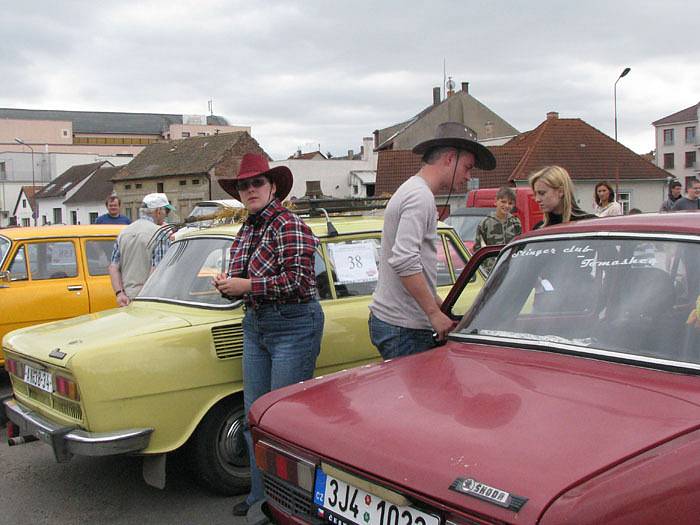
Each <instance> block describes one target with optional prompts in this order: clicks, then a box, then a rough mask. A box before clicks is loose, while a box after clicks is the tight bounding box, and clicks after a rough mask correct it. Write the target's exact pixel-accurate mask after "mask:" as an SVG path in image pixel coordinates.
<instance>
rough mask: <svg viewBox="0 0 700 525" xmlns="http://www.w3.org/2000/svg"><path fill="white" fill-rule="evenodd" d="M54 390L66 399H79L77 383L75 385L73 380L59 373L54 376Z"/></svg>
mask: <svg viewBox="0 0 700 525" xmlns="http://www.w3.org/2000/svg"><path fill="white" fill-rule="evenodd" d="M56 392H57V393H58V394H61V395H62V396H63V397H67V398H68V399H72V400H74V401H80V393H79V392H78V385H76V384H75V382H74V381H71V380H70V379H66V378H65V377H62V376H59V375H57V376H56Z"/></svg>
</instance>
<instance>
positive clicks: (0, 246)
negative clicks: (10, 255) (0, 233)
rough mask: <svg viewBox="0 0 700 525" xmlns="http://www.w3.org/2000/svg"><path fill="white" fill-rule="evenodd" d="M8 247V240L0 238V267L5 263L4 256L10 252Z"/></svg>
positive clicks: (9, 244)
mask: <svg viewBox="0 0 700 525" xmlns="http://www.w3.org/2000/svg"><path fill="white" fill-rule="evenodd" d="M10 246H11V243H10V241H9V240H8V239H5V237H0V266H2V263H3V262H4V261H5V256H6V255H7V252H9V251H10Z"/></svg>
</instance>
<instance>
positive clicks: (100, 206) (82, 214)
mask: <svg viewBox="0 0 700 525" xmlns="http://www.w3.org/2000/svg"><path fill="white" fill-rule="evenodd" d="M120 169H121V167H120V166H109V165H107V163H105V164H103V165H102V166H100V167H99V168H98V169H97V170H96V171H95V172H94V173H93V174H92V176H91V177H90V178H89V179H88V180H87V181H86V182H85V184H83V185H82V186H81V187H80V189H78V190H77V191H76V192H74V193H73V194H72V195H71V196H70V197H68V198H66V200H65V201H63V205H64V207H65V209H66V214H67V215H66V217H69V218H70V221H71V224H95V220H96V219H97V217H99V216H100V215H104V214H105V213H107V206H106V205H105V201H106V200H107V197H109V196H110V195H112V194H113V193H114V186H113V184H112V178H114V176H115V175H116V174H117V172H118V171H119V170H120ZM74 221H75V222H74Z"/></svg>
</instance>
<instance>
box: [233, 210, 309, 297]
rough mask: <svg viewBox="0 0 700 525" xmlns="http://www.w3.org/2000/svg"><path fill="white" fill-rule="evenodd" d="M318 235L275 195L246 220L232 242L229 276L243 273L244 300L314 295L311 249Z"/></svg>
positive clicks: (238, 275) (239, 275) (241, 275)
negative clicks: (248, 289)
mask: <svg viewBox="0 0 700 525" xmlns="http://www.w3.org/2000/svg"><path fill="white" fill-rule="evenodd" d="M317 246H318V239H317V238H316V237H315V236H314V234H313V233H311V229H310V228H309V227H308V225H307V224H306V223H304V222H303V221H302V220H301V219H300V218H299V217H298V216H296V215H295V214H294V213H292V212H291V211H289V210H288V209H287V208H285V207H283V206H282V205H281V204H280V202H279V201H278V200H277V199H275V200H273V201H272V202H271V203H270V205H269V206H267V208H265V209H264V210H263V211H262V212H260V213H258V214H255V215H251V216H250V217H248V219H247V220H246V221H245V223H244V224H243V226H242V227H241V229H240V230H239V231H238V235H236V238H235V239H234V240H233V245H232V246H231V259H230V261H231V262H230V264H229V268H228V276H229V277H243V276H246V269H247V277H248V278H249V279H250V281H251V285H252V292H250V293H248V294H246V302H248V303H259V302H262V301H266V300H267V301H276V300H280V301H294V300H296V299H299V300H302V301H306V300H310V299H313V298H314V297H315V296H316V274H315V273H314V253H315V250H316V247H317Z"/></svg>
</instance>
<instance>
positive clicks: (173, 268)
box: [137, 238, 240, 307]
mask: <svg viewBox="0 0 700 525" xmlns="http://www.w3.org/2000/svg"><path fill="white" fill-rule="evenodd" d="M231 242H232V240H231V239H229V238H191V239H185V240H181V241H177V242H175V243H173V245H172V246H171V247H170V248H169V249H168V251H167V252H166V254H165V257H163V260H162V261H161V262H160V263H159V264H158V266H157V267H156V269H155V270H154V272H153V274H151V276H150V277H149V278H148V280H147V281H146V284H145V285H144V286H143V288H142V289H141V292H140V293H139V295H138V297H137V299H158V300H164V301H173V302H186V303H191V304H196V305H203V306H222V307H223V306H230V305H231V304H232V303H234V302H238V303H239V304H240V301H236V300H234V299H228V298H225V297H223V296H222V295H221V294H220V293H219V291H218V290H217V289H216V288H214V285H213V282H212V281H213V279H214V277H215V276H217V275H219V274H220V273H225V272H226V271H228V265H229V254H230V248H231Z"/></svg>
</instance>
